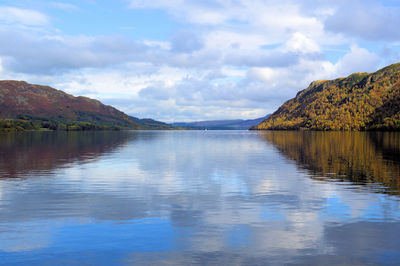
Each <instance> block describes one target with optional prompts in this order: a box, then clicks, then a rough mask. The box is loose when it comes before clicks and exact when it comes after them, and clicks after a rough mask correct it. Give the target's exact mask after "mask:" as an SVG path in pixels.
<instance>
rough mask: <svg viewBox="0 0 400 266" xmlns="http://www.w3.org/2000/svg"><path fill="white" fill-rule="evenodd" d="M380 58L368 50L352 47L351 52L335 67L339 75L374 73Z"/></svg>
mask: <svg viewBox="0 0 400 266" xmlns="http://www.w3.org/2000/svg"><path fill="white" fill-rule="evenodd" d="M380 60H381V59H380V57H379V56H378V55H376V54H374V53H371V52H369V51H368V50H367V49H364V48H360V47H358V46H357V45H353V46H351V50H350V52H349V53H347V54H346V55H345V56H343V57H342V58H341V59H340V60H339V61H338V62H337V64H336V65H335V67H336V72H337V74H339V75H344V76H347V75H350V74H352V73H354V72H373V71H375V70H376V68H377V66H378V64H379V62H380Z"/></svg>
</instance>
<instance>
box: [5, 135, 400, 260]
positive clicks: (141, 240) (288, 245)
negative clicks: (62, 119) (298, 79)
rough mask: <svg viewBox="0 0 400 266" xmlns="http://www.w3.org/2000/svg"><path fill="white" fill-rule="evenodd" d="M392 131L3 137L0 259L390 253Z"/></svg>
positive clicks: (394, 227) (393, 228) (399, 143)
mask: <svg viewBox="0 0 400 266" xmlns="http://www.w3.org/2000/svg"><path fill="white" fill-rule="evenodd" d="M399 194H400V134H399V133H365V132H364V133H340V132H331V133H323V132H248V131H126V132H88V133H87V132H70V133H67V132H60V133H55V132H42V133H39V132H36V133H21V134H3V135H0V265H21V264H24V265H31V264H32V265H66V264H80V265H111V264H114V265H115V264H116V265H132V264H135V265H137V264H139V265H149V264H161V265H164V264H171V265H176V264H186V265H188V264H191V265H193V264H212V265H240V264H243V265H258V264H260V265H265V264H275V265H276V264H297V263H299V264H325V265H326V264H351V265H357V264H400V197H399Z"/></svg>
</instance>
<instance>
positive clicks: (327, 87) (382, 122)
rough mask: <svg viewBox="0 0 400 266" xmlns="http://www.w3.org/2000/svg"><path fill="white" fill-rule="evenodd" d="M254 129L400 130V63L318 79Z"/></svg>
mask: <svg viewBox="0 0 400 266" xmlns="http://www.w3.org/2000/svg"><path fill="white" fill-rule="evenodd" d="M252 129H257V130H300V129H306V130H399V129H400V63H398V64H393V65H390V66H388V67H385V68H383V69H381V70H379V71H377V72H375V73H371V74H369V73H355V74H352V75H350V76H348V77H347V78H338V79H335V80H320V81H314V82H312V83H311V84H310V86H309V87H308V88H307V89H305V90H303V91H300V92H299V93H298V94H297V95H296V97H295V98H293V99H291V100H289V101H287V102H286V103H284V104H283V105H282V106H281V107H280V108H279V109H278V110H277V111H276V112H275V113H273V114H272V115H271V116H270V117H269V118H267V119H265V120H264V121H263V122H261V123H260V124H259V125H257V126H255V127H253V128H252Z"/></svg>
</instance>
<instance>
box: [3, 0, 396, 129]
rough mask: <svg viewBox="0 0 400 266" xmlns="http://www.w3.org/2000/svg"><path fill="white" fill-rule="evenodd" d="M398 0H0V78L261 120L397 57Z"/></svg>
mask: <svg viewBox="0 0 400 266" xmlns="http://www.w3.org/2000/svg"><path fill="white" fill-rule="evenodd" d="M399 14H400V2H399V1H395V0H392V1H390V0H387V1H375V0H359V1H357V0H334V1H333V0H332V1H330V0H313V1H311V0H151V1H146V0H108V1H106V0H70V1H57V0H54V1H45V0H0V79H15V80H25V81H27V82H30V83H35V84H45V85H51V86H53V87H55V88H57V89H61V90H64V91H66V92H68V93H72V94H73V95H83V96H88V97H92V98H96V99H99V100H101V101H103V102H104V103H106V104H110V105H113V106H115V107H117V108H119V109H121V110H122V111H124V112H126V113H127V114H130V115H134V116H137V117H140V118H143V117H152V118H155V119H158V120H162V121H168V122H171V121H194V120H211V119H231V118H256V117H261V116H264V115H266V114H268V113H271V112H273V111H274V110H275V109H276V108H277V107H279V105H281V104H282V103H283V102H284V101H286V100H288V99H289V98H291V97H293V96H295V95H296V93H297V91H298V90H301V89H304V88H305V87H307V85H308V84H309V83H310V82H311V81H313V80H316V79H327V78H335V77H341V76H346V75H349V74H351V73H353V72H372V71H375V70H377V69H379V68H381V67H383V66H385V65H388V64H391V63H395V62H400V31H399V30H398V27H399V25H400V16H399Z"/></svg>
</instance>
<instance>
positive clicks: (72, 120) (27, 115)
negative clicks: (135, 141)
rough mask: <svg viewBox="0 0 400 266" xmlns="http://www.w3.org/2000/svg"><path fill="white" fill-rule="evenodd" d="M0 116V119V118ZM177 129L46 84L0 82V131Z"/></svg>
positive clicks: (12, 81)
mask: <svg viewBox="0 0 400 266" xmlns="http://www.w3.org/2000/svg"><path fill="white" fill-rule="evenodd" d="M1 119H2V120H1ZM118 129H154V130H156V129H177V128H175V127H173V126H171V125H168V124H165V123H162V122H158V121H155V120H152V119H138V118H136V117H130V116H128V115H127V114H125V113H123V112H121V111H119V110H117V109H115V108H114V107H112V106H108V105H104V104H102V103H101V102H99V101H97V100H94V99H90V98H87V97H81V96H79V97H74V96H72V95H70V94H67V93H65V92H63V91H60V90H56V89H53V88H51V87H48V86H41V85H33V84H29V83H27V82H24V81H14V80H3V81H0V131H27V130H68V131H72V130H73V131H76V130H118Z"/></svg>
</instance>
